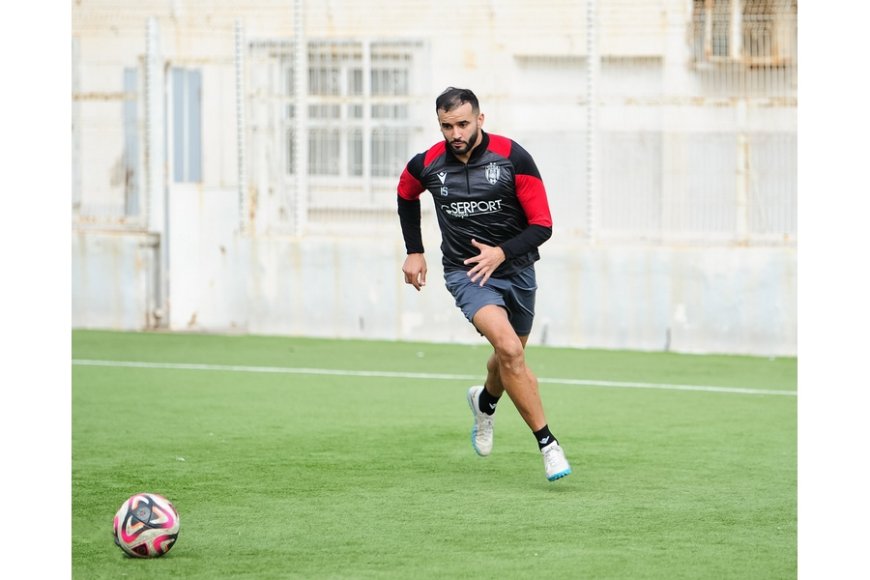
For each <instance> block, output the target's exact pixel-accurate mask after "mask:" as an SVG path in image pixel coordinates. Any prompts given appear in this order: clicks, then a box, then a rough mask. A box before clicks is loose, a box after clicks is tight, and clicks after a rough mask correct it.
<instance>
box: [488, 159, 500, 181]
mask: <svg viewBox="0 0 870 580" xmlns="http://www.w3.org/2000/svg"><path fill="white" fill-rule="evenodd" d="M485 174H486V180H487V181H489V183H490V184H492V185H495V184H496V183H498V177H499V175H501V167H499V166H498V165H497V164H495V163H490V164H489V165H487V166H486V173H485Z"/></svg>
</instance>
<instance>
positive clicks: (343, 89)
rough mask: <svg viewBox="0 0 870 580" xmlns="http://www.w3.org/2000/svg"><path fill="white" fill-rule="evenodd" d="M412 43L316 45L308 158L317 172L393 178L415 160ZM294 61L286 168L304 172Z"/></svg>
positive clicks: (312, 46)
mask: <svg viewBox="0 0 870 580" xmlns="http://www.w3.org/2000/svg"><path fill="white" fill-rule="evenodd" d="M415 47H416V45H414V44H409V43H381V42H365V41H312V42H309V44H308V55H307V56H308V72H307V81H308V92H307V95H306V99H307V107H306V111H305V112H306V113H307V128H308V159H307V161H306V162H305V165H304V167H306V168H307V169H308V174H309V175H310V176H312V177H314V178H317V177H331V178H365V177H375V178H377V177H389V178H393V177H395V175H396V174H397V172H399V171H401V167H402V166H403V165H404V163H405V162H406V161H407V157H408V155H409V151H408V147H409V143H410V110H409V105H408V103H409V100H410V94H411V84H412V70H413V61H414V50H415ZM293 65H294V61H293V58H292V55H285V57H284V58H283V59H282V68H283V71H284V72H283V75H284V79H285V83H284V86H285V88H286V94H287V98H288V104H287V106H286V109H285V114H284V121H285V129H286V130H285V140H286V141H285V143H286V148H285V151H286V156H285V159H286V164H285V167H286V171H287V174H289V175H292V174H294V173H295V172H296V169H297V167H296V163H298V160H295V159H296V155H295V151H296V146H297V143H296V134H295V115H296V114H297V112H298V108H297V107H295V105H294V100H293V99H294V95H295V90H294V74H295V71H294V68H293Z"/></svg>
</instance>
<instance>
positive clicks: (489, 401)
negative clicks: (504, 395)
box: [478, 385, 501, 415]
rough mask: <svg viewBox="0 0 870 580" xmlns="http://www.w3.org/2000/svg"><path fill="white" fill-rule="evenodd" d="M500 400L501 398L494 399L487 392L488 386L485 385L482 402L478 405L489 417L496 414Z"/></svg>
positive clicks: (481, 393) (481, 392)
mask: <svg viewBox="0 0 870 580" xmlns="http://www.w3.org/2000/svg"><path fill="white" fill-rule="evenodd" d="M500 398H501V397H493V396H492V395H491V394H490V393H489V391H487V390H486V385H484V386H483V390H482V391H480V402H479V403H478V407H479V408H480V410H481V411H482V412H484V413H486V414H487V415H492V414H493V413H495V406H496V404H497V403H498V400H499V399H500Z"/></svg>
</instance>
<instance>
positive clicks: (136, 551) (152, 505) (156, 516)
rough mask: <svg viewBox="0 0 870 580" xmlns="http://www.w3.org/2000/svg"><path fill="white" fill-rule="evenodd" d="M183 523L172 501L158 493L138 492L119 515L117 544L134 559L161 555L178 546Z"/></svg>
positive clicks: (117, 514)
mask: <svg viewBox="0 0 870 580" xmlns="http://www.w3.org/2000/svg"><path fill="white" fill-rule="evenodd" d="M179 526H180V520H179V519H178V512H177V511H175V507H174V506H173V505H172V502H170V501H169V500H168V499H166V498H165V497H163V496H162V495H157V494H156V493H137V494H136V495H132V496H130V497H129V498H128V499H127V501H125V502H124V503H123V504H122V505H121V509H119V510H118V513H116V514H115V522H114V526H113V528H114V535H115V544H116V545H117V546H118V547H119V548H121V549H122V550H123V551H124V553H125V554H127V555H129V556H132V557H134V558H157V557H160V556H162V555H163V554H165V553H166V552H168V551H169V550H170V548H172V546H173V545H175V540H176V539H177V538H178V529H179Z"/></svg>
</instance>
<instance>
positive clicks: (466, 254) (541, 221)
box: [398, 130, 553, 276]
mask: <svg viewBox="0 0 870 580" xmlns="http://www.w3.org/2000/svg"><path fill="white" fill-rule="evenodd" d="M427 189H428V190H429V192H430V193H431V194H432V199H433V200H434V202H435V213H436V215H437V216H438V225H439V226H440V228H441V252H442V254H443V260H442V263H443V265H444V270H445V271H447V270H453V269H463V270H468V269H470V266H466V265H465V264H463V261H464V260H466V259H467V258H471V257H473V256H476V255H477V254H478V253H479V252H478V250H477V249H476V248H475V247H474V246H473V245H471V239H472V238H474V239H475V240H477V241H478V242H481V243H484V244H487V245H490V246H501V248H502V250H503V251H504V253H505V257H506V260H505V261H504V263H502V264H501V265H500V266H499V267H498V269H497V270H496V271H495V272H494V273H493V275H494V276H509V275H511V274H513V273H515V272H517V271H519V270H521V269H522V268H524V267H526V266H528V265H529V264H531V263H533V262H535V261H536V260H538V259H539V258H540V254H539V253H538V246H540V245H541V244H542V243H544V242H545V241H546V240H547V239H549V237H550V235H551V234H552V226H553V221H552V218H551V217H550V208H549V204H548V203H547V193H546V190H545V189H544V183H543V181H541V175H540V173H539V172H538V168H537V166H536V165H535V162H534V160H533V159H532V156H531V155H529V153H528V152H527V151H526V150H525V149H523V148H522V147H520V145H519V144H518V143H516V142H515V141H513V140H512V139H508V138H506V137H501V136H499V135H491V134H488V133H485V132H484V131H483V130H481V142H480V144H479V145H478V146H477V147H476V148H475V149H474V150H473V151H472V153H471V157H470V158H469V160H468V163H462V162H461V161H460V160H459V159H457V158H456V157H455V156H454V154H453V152H452V151H450V150H449V148H448V147H447V143H446V141H441V142H440V143H438V144H436V145H433V146H432V147H431V148H430V149H429V150H428V151H426V152H424V153H420V154H418V155H415V156H414V157H413V158H412V159H411V160H410V161H409V162H408V165H407V166H406V167H405V170H404V171H403V172H402V176H401V177H400V178H399V186H398V205H399V217H400V220H401V224H402V234H403V236H404V238H405V247H406V249H407V251H408V253H409V254H410V253H416V252H422V251H423V242H422V237H421V234H420V194H421V193H423V191H425V190H427Z"/></svg>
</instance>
